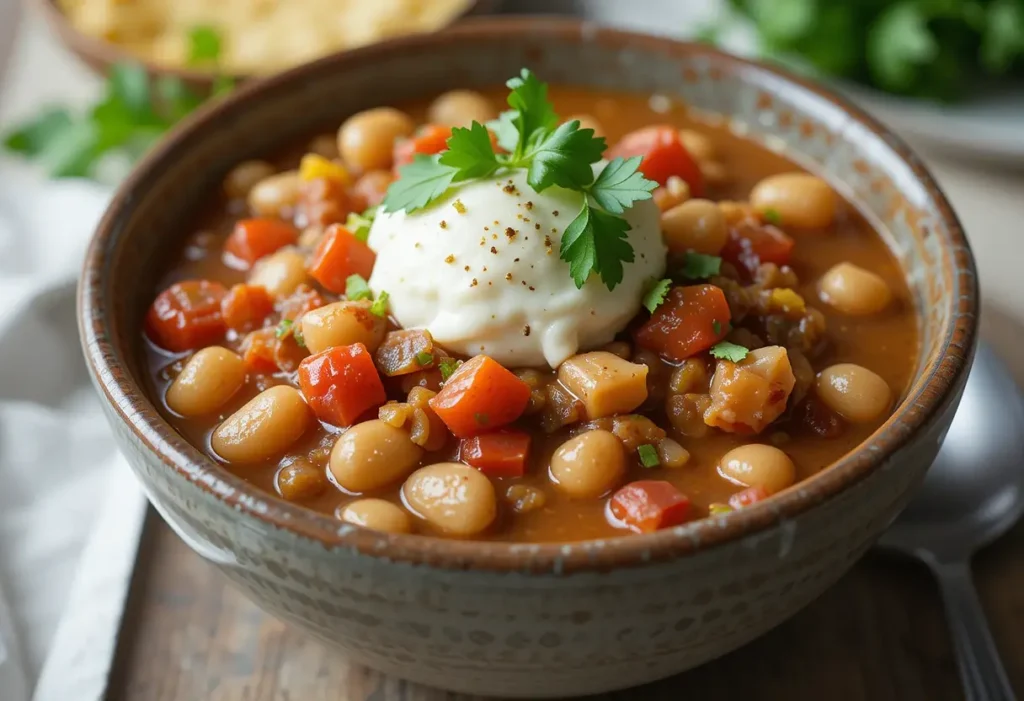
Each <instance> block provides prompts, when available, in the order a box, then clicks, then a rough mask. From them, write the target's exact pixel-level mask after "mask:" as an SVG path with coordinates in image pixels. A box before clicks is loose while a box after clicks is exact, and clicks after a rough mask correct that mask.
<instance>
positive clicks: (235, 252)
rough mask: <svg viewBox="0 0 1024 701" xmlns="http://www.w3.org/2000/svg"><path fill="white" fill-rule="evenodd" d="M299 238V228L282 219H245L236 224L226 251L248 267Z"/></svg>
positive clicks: (226, 243) (225, 246)
mask: <svg viewBox="0 0 1024 701" xmlns="http://www.w3.org/2000/svg"><path fill="white" fill-rule="evenodd" d="M298 238H299V231H298V229H296V228H295V227H294V226H292V225H291V224H289V223H288V222H286V221H283V220H281V219H275V218H273V217H259V218H258V219H243V220H241V221H240V222H238V223H237V224H235V229H234V231H232V232H231V235H230V236H228V240H227V241H226V242H225V243H224V252H225V253H227V254H229V255H230V256H231V257H232V259H234V261H237V262H238V263H239V264H240V265H241V266H242V267H244V268H245V269H248V268H251V267H252V265H253V263H255V262H256V261H258V260H259V259H260V258H262V257H263V256H268V255H270V254H271V253H273V252H274V251H276V250H277V249H279V248H282V247H284V246H287V245H289V244H292V243H295V242H296V241H297V240H298Z"/></svg>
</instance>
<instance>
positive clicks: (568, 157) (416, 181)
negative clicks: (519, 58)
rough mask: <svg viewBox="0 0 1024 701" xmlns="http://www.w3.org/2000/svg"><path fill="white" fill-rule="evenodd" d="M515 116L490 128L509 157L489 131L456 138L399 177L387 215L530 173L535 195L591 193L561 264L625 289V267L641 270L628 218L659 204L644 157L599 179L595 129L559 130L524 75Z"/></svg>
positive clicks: (533, 81) (530, 77)
mask: <svg viewBox="0 0 1024 701" xmlns="http://www.w3.org/2000/svg"><path fill="white" fill-rule="evenodd" d="M507 85H508V87H509V89H510V90H511V92H510V93H509V96H508V105H509V107H510V108H511V109H510V110H508V111H506V112H503V113H502V114H501V116H500V117H499V118H498V119H497V120H496V121H494V122H492V123H491V124H489V125H488V126H489V127H490V128H491V129H492V130H493V131H494V133H495V135H496V136H497V142H498V145H499V146H500V147H501V148H502V150H503V151H504V153H496V152H495V150H494V146H493V145H492V143H491V135H490V131H489V130H488V127H487V126H484V125H483V124H480V123H478V122H473V124H472V125H471V126H469V127H459V128H455V129H453V130H452V135H451V138H449V139H448V142H447V145H448V150H447V151H444V152H443V153H441V154H439V155H436V156H423V155H420V156H417V157H416V158H415V160H413V162H412V163H411V164H409V165H407V166H405V167H403V168H401V169H400V170H399V177H398V180H396V181H395V182H394V183H392V185H391V187H390V188H389V189H388V192H387V195H386V196H385V198H384V203H383V207H384V211H390V212H394V211H398V210H401V209H404V210H405V211H407V212H413V211H416V210H417V209H421V208H423V207H426V206H427V205H429V204H430V203H431V202H433V201H434V200H437V199H438V198H440V197H442V196H443V195H444V194H445V192H447V191H448V188H450V187H451V186H452V185H453V184H455V183H460V182H464V181H466V180H474V179H478V178H487V177H491V176H494V175H496V174H499V173H500V172H505V171H509V170H526V171H527V175H526V181H527V183H529V185H530V187H531V188H533V190H534V191H535V192H538V193H541V192H543V191H544V190H546V189H547V188H549V187H552V186H558V187H562V188H565V189H568V190H573V191H576V192H580V193H583V196H584V197H583V204H582V206H581V208H580V211H579V213H578V214H577V215H576V218H575V219H574V220H573V221H572V223H570V224H569V226H568V227H567V228H566V230H565V231H564V232H563V234H562V243H561V248H560V251H559V253H560V256H561V258H562V260H564V261H565V262H567V263H568V264H569V272H570V274H571V275H572V279H573V281H574V282H575V283H576V287H583V284H584V283H585V282H586V281H587V279H588V278H589V277H590V275H591V274H592V273H597V274H598V275H599V276H600V277H601V279H602V280H603V281H604V284H605V285H606V286H607V287H608V289H609V290H613V289H615V286H616V285H618V284H619V283H620V282H622V278H623V273H624V271H623V264H624V263H632V262H633V247H632V246H630V244H629V241H628V239H627V236H626V233H627V232H628V231H629V223H628V222H627V221H626V219H625V218H624V217H622V216H621V215H622V214H624V213H625V212H626V210H627V209H629V208H630V207H632V206H633V203H635V202H638V201H641V200H647V199H650V198H651V192H652V191H653V190H654V189H655V188H656V187H657V183H655V182H652V181H650V180H647V179H646V178H644V176H643V174H642V173H640V172H639V170H638V168H639V166H640V161H641V158H640V157H636V158H628V159H623V158H616V159H614V160H612V161H611V162H610V163H609V164H608V165H607V166H606V167H605V169H604V170H603V171H601V174H600V175H598V176H597V178H595V177H594V170H593V165H594V164H595V163H597V162H598V161H600V160H601V157H602V155H603V154H604V152H605V149H606V148H607V144H606V143H605V140H604V138H603V137H598V136H596V135H595V134H594V130H593V129H581V128H580V123H579V121H577V120H574V121H571V122H565V123H563V124H559V119H558V115H557V114H556V113H555V110H554V107H553V106H552V104H551V102H550V100H548V86H547V84H545V83H544V82H542V81H540V80H539V79H538V78H537V77H536V76H535V75H534V74H533V73H532V72H530V71H529V70H528V69H526V68H524V69H523V70H522V73H521V74H520V75H519V76H517V77H515V78H512V79H511V80H509V81H508V83H507Z"/></svg>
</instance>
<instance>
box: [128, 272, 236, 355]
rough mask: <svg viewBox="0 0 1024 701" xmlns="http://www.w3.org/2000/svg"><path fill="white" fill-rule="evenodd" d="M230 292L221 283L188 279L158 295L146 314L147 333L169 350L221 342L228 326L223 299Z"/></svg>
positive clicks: (180, 350)
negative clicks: (223, 311)
mask: <svg viewBox="0 0 1024 701" xmlns="http://www.w3.org/2000/svg"><path fill="white" fill-rule="evenodd" d="M227 293H228V291H227V290H226V289H225V288H224V285H222V284H220V283H219V282H211V281H209V280H185V281H184V282H178V283H175V284H173V285H171V286H170V287H168V288H167V289H166V290H164V291H163V292H161V293H160V294H159V295H157V298H156V299H155V300H154V301H153V304H152V306H151V307H150V308H149V313H148V314H147V315H146V332H147V334H148V335H149V337H150V339H152V341H153V342H154V343H155V344H156V345H158V346H160V347H161V348H166V349H167V350H169V351H174V352H175V353H180V352H182V351H187V350H192V349H195V348H202V347H203V346H210V345H213V344H215V343H218V342H220V340H221V338H223V336H224V332H225V331H226V330H227V327H226V326H225V325H224V315H223V314H222V313H221V307H220V305H221V300H223V299H224V295H226V294H227Z"/></svg>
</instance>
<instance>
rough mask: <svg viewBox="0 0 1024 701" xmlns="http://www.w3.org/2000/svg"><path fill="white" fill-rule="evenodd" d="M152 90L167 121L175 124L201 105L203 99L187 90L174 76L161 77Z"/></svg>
mask: <svg viewBox="0 0 1024 701" xmlns="http://www.w3.org/2000/svg"><path fill="white" fill-rule="evenodd" d="M153 88H154V91H155V92H156V96H157V99H158V100H159V101H160V104H161V105H162V106H163V108H164V110H166V112H167V117H168V119H169V120H170V121H172V122H177V121H178V120H180V119H182V118H183V117H185V115H187V114H190V113H191V112H194V111H195V110H196V109H197V108H198V107H199V105H201V104H203V98H201V97H199V95H197V94H196V93H195V92H193V91H192V90H189V88H188V86H187V85H185V83H184V81H182V80H180V79H178V78H175V77H174V76H161V77H160V78H159V79H157V81H156V84H155V85H154V86H153Z"/></svg>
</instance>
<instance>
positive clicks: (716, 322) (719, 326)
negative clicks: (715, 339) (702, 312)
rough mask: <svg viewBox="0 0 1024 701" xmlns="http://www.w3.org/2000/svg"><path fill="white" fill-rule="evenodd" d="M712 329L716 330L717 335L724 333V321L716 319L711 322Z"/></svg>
mask: <svg viewBox="0 0 1024 701" xmlns="http://www.w3.org/2000/svg"><path fill="white" fill-rule="evenodd" d="M711 329H712V330H713V331H714V332H715V335H716V336H718V335H720V334H721V333H722V322H721V321H719V320H718V319H715V320H714V321H712V322H711Z"/></svg>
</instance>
